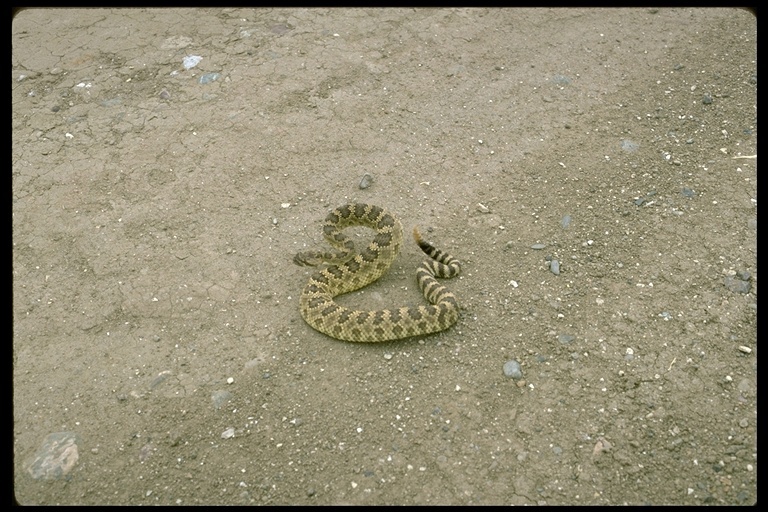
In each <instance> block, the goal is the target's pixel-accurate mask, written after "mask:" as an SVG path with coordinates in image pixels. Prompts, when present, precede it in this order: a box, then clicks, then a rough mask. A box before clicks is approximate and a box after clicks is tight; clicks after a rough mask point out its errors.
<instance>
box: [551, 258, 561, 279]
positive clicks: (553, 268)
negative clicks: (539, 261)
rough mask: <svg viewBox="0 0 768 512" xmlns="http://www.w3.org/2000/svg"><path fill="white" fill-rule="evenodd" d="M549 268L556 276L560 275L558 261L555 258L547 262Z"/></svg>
mask: <svg viewBox="0 0 768 512" xmlns="http://www.w3.org/2000/svg"><path fill="white" fill-rule="evenodd" d="M549 270H550V271H551V272H552V273H553V274H555V275H556V276H559V275H560V262H559V261H557V260H552V261H550V262H549Z"/></svg>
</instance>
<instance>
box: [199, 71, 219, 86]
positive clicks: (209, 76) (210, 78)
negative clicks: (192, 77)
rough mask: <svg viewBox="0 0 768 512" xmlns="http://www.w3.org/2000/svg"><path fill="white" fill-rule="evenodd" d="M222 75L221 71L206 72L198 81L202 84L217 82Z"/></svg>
mask: <svg viewBox="0 0 768 512" xmlns="http://www.w3.org/2000/svg"><path fill="white" fill-rule="evenodd" d="M220 76H221V75H220V74H219V73H206V74H204V75H203V76H201V77H200V79H199V80H198V82H199V83H200V84H201V85H205V84H209V83H211V82H215V81H216V80H218V79H219V77H220Z"/></svg>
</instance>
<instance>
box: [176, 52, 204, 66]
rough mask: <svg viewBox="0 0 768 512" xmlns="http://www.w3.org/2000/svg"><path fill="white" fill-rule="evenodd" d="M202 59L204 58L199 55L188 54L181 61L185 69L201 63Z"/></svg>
mask: <svg viewBox="0 0 768 512" xmlns="http://www.w3.org/2000/svg"><path fill="white" fill-rule="evenodd" d="M201 60H203V58H202V57H200V56H199V55H187V56H186V57H184V59H183V60H182V61H181V63H182V64H183V65H184V69H192V68H193V67H195V66H197V65H198V64H200V61H201Z"/></svg>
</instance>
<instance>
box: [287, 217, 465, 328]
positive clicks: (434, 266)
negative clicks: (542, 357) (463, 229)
mask: <svg viewBox="0 0 768 512" xmlns="http://www.w3.org/2000/svg"><path fill="white" fill-rule="evenodd" d="M350 226H365V227H368V228H371V229H373V230H375V231H376V235H375V236H374V238H373V240H372V241H371V242H370V243H369V244H368V246H367V247H365V248H364V249H362V250H360V251H357V250H355V245H354V242H353V241H352V240H351V239H350V238H349V237H347V236H346V235H345V234H344V233H342V231H343V230H344V229H345V228H348V227H350ZM323 234H324V236H325V239H326V240H327V241H328V243H329V244H331V245H332V246H333V247H334V248H335V249H336V251H333V252H316V251H306V252H300V253H298V254H296V256H295V257H294V258H293V261H294V263H296V264H297V265H302V266H305V265H310V266H316V265H321V264H326V265H327V266H325V267H323V268H322V269H320V270H319V271H317V272H315V273H314V274H312V276H311V277H310V278H309V281H308V282H307V284H306V286H305V287H304V290H303V291H302V293H301V297H300V299H299V307H300V311H301V316H302V317H303V318H304V320H305V321H306V322H307V323H308V324H309V325H310V326H311V327H313V328H314V329H316V330H318V331H320V332H322V333H324V334H327V335H328V336H331V337H333V338H336V339H340V340H344V341H358V342H379V341H390V340H397V339H401V338H407V337H410V336H418V335H423V334H430V333H434V332H438V331H442V330H444V329H447V328H449V327H450V326H452V325H453V324H455V323H456V321H457V320H458V319H459V306H458V303H457V302H456V297H455V296H454V295H453V293H451V292H450V291H449V290H448V289H447V288H446V287H445V286H443V285H442V284H440V283H439V282H438V281H437V280H436V279H435V277H454V276H456V275H458V274H459V272H461V265H460V263H459V261H458V260H457V259H456V258H454V257H453V256H451V255H450V254H447V253H446V252H443V251H441V250H439V249H437V248H435V247H434V246H433V245H432V244H430V243H429V242H427V241H425V240H424V239H422V237H421V235H420V234H419V231H418V230H417V229H416V228H414V230H413V236H414V239H415V240H416V243H417V244H418V246H419V248H421V250H422V251H424V253H425V254H426V255H427V256H429V259H426V260H424V261H423V262H422V263H421V265H419V267H418V269H417V270H416V279H417V281H418V283H419V287H420V288H421V291H422V293H423V294H424V297H425V298H426V299H427V300H428V301H429V302H430V304H429V305H417V306H404V307H400V308H396V309H378V310H355V309H350V308H347V307H345V306H342V305H340V304H337V303H336V302H335V301H334V300H333V298H334V297H336V296H337V295H342V294H344V293H348V292H351V291H354V290H358V289H360V288H362V287H364V286H366V285H368V284H370V283H372V282H374V281H376V280H377V279H379V278H380V277H381V276H382V275H384V273H386V271H387V270H388V269H389V267H390V265H392V262H393V261H394V260H395V258H396V257H397V254H398V252H399V251H400V247H401V245H402V242H403V227H402V225H401V224H400V221H399V220H398V218H397V217H396V216H395V215H394V214H393V213H391V212H390V211H388V210H386V209H384V208H381V207H379V206H374V205H371V204H364V203H350V204H346V205H343V206H340V207H338V208H335V209H334V210H333V211H331V212H330V213H329V214H328V216H327V217H326V218H325V222H324V224H323Z"/></svg>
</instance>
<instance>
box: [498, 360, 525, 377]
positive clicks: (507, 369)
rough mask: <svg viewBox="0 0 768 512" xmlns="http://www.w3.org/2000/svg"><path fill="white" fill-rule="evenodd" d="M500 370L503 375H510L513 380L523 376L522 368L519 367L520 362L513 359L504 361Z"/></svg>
mask: <svg viewBox="0 0 768 512" xmlns="http://www.w3.org/2000/svg"><path fill="white" fill-rule="evenodd" d="M502 371H503V372H504V375H505V376H507V377H511V378H513V379H515V380H518V379H522V378H523V370H522V369H521V368H520V363H518V362H517V361H515V360H514V359H513V360H510V361H507V362H506V363H504V366H503V367H502Z"/></svg>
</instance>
